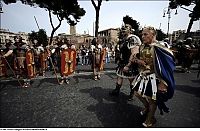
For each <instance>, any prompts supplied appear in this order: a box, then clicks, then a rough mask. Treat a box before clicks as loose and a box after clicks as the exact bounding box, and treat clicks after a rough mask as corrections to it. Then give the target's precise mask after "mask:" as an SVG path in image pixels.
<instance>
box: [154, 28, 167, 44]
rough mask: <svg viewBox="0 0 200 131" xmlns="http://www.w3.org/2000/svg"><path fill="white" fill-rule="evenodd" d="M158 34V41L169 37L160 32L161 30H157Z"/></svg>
mask: <svg viewBox="0 0 200 131" xmlns="http://www.w3.org/2000/svg"><path fill="white" fill-rule="evenodd" d="M156 32H157V36H156V39H157V40H158V41H162V40H163V39H164V38H166V37H167V35H166V34H165V33H163V31H162V30H160V29H156Z"/></svg>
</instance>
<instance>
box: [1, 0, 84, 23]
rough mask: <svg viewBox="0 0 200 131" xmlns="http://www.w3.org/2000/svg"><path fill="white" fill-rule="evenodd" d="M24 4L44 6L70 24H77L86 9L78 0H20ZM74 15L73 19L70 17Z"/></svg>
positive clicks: (12, 0)
mask: <svg viewBox="0 0 200 131" xmlns="http://www.w3.org/2000/svg"><path fill="white" fill-rule="evenodd" d="M3 1H4V3H5V4H10V3H16V1H17V0H3ZM20 1H21V2H22V3H23V4H26V5H30V6H34V7H40V8H44V9H46V10H48V11H51V12H52V13H53V14H54V15H57V16H58V17H59V20H63V19H66V20H67V22H68V23H69V24H72V25H75V24H76V23H77V22H79V20H80V18H81V16H84V15H85V13H86V12H85V10H84V9H83V8H80V6H79V5H78V2H77V0H20ZM70 16H73V19H72V18H71V17H70Z"/></svg>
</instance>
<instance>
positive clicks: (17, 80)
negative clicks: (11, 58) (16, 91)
mask: <svg viewBox="0 0 200 131" xmlns="http://www.w3.org/2000/svg"><path fill="white" fill-rule="evenodd" d="M4 59H5V61H6V63H7V65H8V66H9V68H10V70H11V72H12V73H13V75H14V76H15V78H16V79H17V81H18V83H19V85H20V86H21V87H23V85H22V84H21V82H20V81H19V79H18V78H17V75H16V74H15V72H14V70H13V69H12V67H11V66H10V64H9V63H8V61H7V59H6V58H5V57H4Z"/></svg>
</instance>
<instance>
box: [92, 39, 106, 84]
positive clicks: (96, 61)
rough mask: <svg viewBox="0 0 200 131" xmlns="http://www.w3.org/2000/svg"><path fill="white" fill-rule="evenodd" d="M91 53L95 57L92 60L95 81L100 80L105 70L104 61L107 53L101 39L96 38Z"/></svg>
mask: <svg viewBox="0 0 200 131" xmlns="http://www.w3.org/2000/svg"><path fill="white" fill-rule="evenodd" d="M91 51H92V55H93V59H92V69H93V75H94V80H95V81H96V80H98V79H100V77H101V76H100V71H102V70H103V66H104V59H105V54H106V51H105V49H104V48H103V47H102V45H101V40H100V39H99V38H94V39H93V41H92V45H91Z"/></svg>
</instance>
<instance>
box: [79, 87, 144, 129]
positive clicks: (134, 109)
mask: <svg viewBox="0 0 200 131" xmlns="http://www.w3.org/2000/svg"><path fill="white" fill-rule="evenodd" d="M109 91H111V90H109V89H103V88H102V87H93V88H89V89H82V90H80V92H82V93H88V94H90V96H91V97H92V98H94V99H96V100H97V101H98V103H97V104H96V105H90V106H88V107H87V110H88V111H90V112H93V113H95V114H96V116H97V118H98V120H99V121H101V123H102V125H103V127H142V122H143V121H144V118H142V117H141V116H140V114H139V112H140V110H141V108H140V107H138V106H136V105H133V104H129V103H127V97H128V96H127V95H126V94H124V93H122V92H121V93H120V96H119V97H117V98H116V97H115V98H113V97H111V96H109V95H108V92H109Z"/></svg>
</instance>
